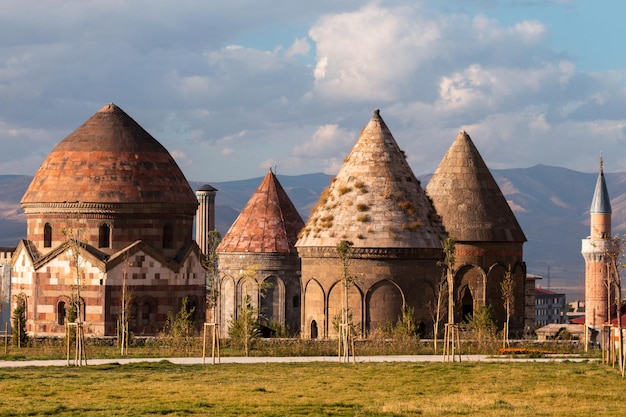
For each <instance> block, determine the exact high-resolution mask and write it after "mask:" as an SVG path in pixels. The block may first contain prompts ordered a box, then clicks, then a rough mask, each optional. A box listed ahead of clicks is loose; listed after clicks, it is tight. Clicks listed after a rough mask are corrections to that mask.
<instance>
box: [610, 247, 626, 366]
mask: <svg viewBox="0 0 626 417" xmlns="http://www.w3.org/2000/svg"><path fill="white" fill-rule="evenodd" d="M605 256H606V258H607V267H608V269H609V273H608V277H607V287H608V293H609V294H611V293H613V294H614V295H615V302H614V304H613V303H612V302H611V300H610V298H609V300H608V303H609V305H608V309H607V310H608V312H609V321H610V316H611V304H613V305H614V306H615V307H616V316H617V333H618V346H619V348H618V351H617V355H618V362H619V367H620V371H621V373H622V377H624V373H625V370H626V363H625V362H626V355H625V354H624V349H623V346H624V340H623V336H622V320H621V308H620V307H621V305H622V303H623V300H622V277H621V273H622V270H623V269H624V266H625V265H624V257H626V237H624V236H620V235H615V236H614V237H613V238H611V243H610V245H609V249H608V250H607V251H605Z"/></svg>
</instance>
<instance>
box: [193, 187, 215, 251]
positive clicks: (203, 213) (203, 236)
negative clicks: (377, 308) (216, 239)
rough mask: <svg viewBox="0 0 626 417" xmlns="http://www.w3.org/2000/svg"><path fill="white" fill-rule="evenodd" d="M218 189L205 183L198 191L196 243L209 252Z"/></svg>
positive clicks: (201, 249)
mask: <svg viewBox="0 0 626 417" xmlns="http://www.w3.org/2000/svg"><path fill="white" fill-rule="evenodd" d="M216 191H217V189H215V188H213V187H211V186H210V185H209V184H204V185H203V186H202V187H200V188H198V190H197V191H196V198H197V199H198V203H199V205H198V211H197V212H196V243H198V246H199V247H200V251H201V252H202V253H203V254H204V255H206V254H207V253H208V252H209V232H210V231H211V230H215V192H216Z"/></svg>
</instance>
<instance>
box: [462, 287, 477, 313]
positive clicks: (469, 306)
mask: <svg viewBox="0 0 626 417" xmlns="http://www.w3.org/2000/svg"><path fill="white" fill-rule="evenodd" d="M461 314H462V316H461V321H465V320H467V318H468V317H469V318H471V317H472V316H473V315H474V297H472V292H471V291H470V289H469V288H468V287H465V288H464V289H463V296H462V298H461Z"/></svg>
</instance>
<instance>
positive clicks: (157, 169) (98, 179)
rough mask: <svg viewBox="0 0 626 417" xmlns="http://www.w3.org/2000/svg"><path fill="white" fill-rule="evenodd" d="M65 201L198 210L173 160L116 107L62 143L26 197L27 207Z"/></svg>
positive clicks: (107, 108) (99, 114) (108, 108)
mask: <svg viewBox="0 0 626 417" xmlns="http://www.w3.org/2000/svg"><path fill="white" fill-rule="evenodd" d="M66 202H67V203H70V202H80V203H113V204H118V203H124V204H126V203H142V204H145V203H171V204H176V205H178V206H181V205H184V206H186V207H189V210H192V212H195V207H196V206H197V200H196V197H195V195H194V193H193V191H192V189H191V187H190V186H189V183H188V182H187V180H186V179H185V176H184V175H183V173H182V172H181V170H180V168H179V167H178V165H177V164H176V162H175V161H174V158H172V156H171V155H170V154H169V152H168V151H167V150H166V149H165V148H164V147H163V146H162V145H161V144H160V143H159V142H158V141H157V140H156V139H154V138H153V137H152V136H151V135H150V134H149V133H148V132H146V131H145V130H144V129H143V128H142V127H141V126H140V125H139V124H138V123H137V122H135V121H134V120H133V119H132V118H131V117H130V116H128V115H127V114H126V113H125V112H124V111H123V110H122V109H120V108H119V107H117V106H116V105H115V104H108V105H106V106H104V107H103V108H102V109H100V110H99V111H98V112H97V113H96V114H94V115H93V116H92V117H91V118H89V119H88V120H87V121H86V122H85V123H83V125H82V126H80V127H79V128H77V129H76V130H75V131H74V132H72V133H70V135H69V136H67V137H66V138H65V139H63V140H62V141H61V142H59V144H58V145H57V146H56V147H55V148H54V149H53V150H52V152H50V154H49V155H48V157H47V158H46V159H45V160H44V162H43V164H42V165H41V167H40V168H39V170H38V171H37V173H36V174H35V177H34V178H33V181H32V182H31V184H30V186H29V187H28V190H27V191H26V194H24V197H23V198H22V204H26V205H32V204H41V203H66Z"/></svg>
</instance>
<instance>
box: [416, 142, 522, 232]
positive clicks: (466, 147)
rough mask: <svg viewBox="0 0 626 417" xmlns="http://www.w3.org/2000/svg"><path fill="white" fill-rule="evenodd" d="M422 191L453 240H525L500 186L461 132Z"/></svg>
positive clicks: (474, 147) (472, 144)
mask: <svg viewBox="0 0 626 417" xmlns="http://www.w3.org/2000/svg"><path fill="white" fill-rule="evenodd" d="M426 193H427V194H428V196H429V197H430V198H431V199H432V201H433V204H434V205H435V209H436V210H437V213H439V215H440V216H441V217H442V220H443V224H444V226H445V228H446V230H447V231H448V233H449V234H450V237H453V238H455V239H456V240H457V241H474V242H525V241H526V236H524V232H523V231H522V228H521V227H520V225H519V223H518V222H517V219H516V218H515V215H514V214H513V211H512V210H511V208H510V207H509V204H508V203H507V201H506V199H505V198H504V195H503V194H502V191H501V190H500V187H498V184H497V183H496V181H495V179H494V178H493V176H492V175H491V172H490V171H489V168H487V165H486V164H485V162H484V161H483V158H482V157H481V156H480V153H478V150H477V149H476V146H474V143H473V142H472V139H471V138H470V137H469V135H468V134H467V133H466V132H464V131H463V132H461V133H459V134H458V135H457V137H456V139H455V140H454V143H453V144H452V146H450V149H448V152H447V153H446V155H445V156H444V157H443V160H442V161H441V163H440V164H439V167H438V168H437V170H436V171H435V174H434V175H433V177H432V178H431V179H430V182H429V183H428V186H427V187H426Z"/></svg>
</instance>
